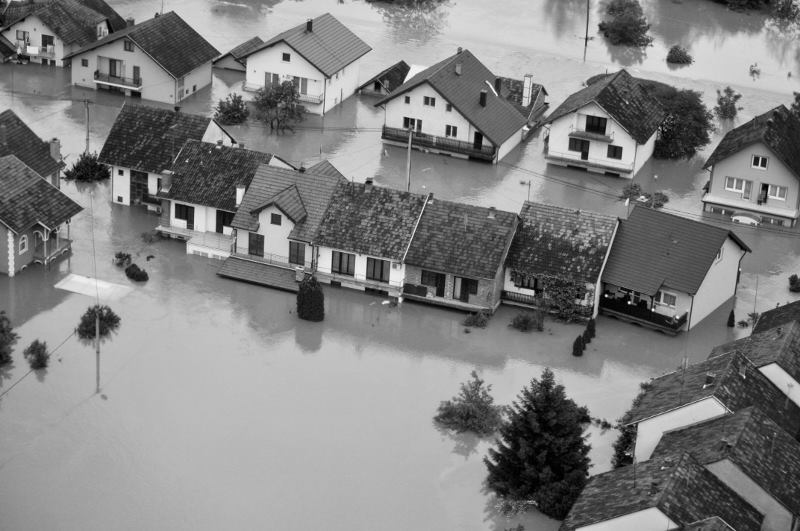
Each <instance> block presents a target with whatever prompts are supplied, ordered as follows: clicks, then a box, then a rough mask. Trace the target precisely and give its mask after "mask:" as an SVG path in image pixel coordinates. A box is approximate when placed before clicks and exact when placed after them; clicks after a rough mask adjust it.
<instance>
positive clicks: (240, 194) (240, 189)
mask: <svg viewBox="0 0 800 531" xmlns="http://www.w3.org/2000/svg"><path fill="white" fill-rule="evenodd" d="M244 191H245V187H244V185H243V184H237V185H236V206H237V207H238V206H239V205H241V204H242V199H244Z"/></svg>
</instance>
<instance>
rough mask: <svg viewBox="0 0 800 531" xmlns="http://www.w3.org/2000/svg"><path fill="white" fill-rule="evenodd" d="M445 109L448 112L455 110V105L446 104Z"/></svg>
mask: <svg viewBox="0 0 800 531" xmlns="http://www.w3.org/2000/svg"><path fill="white" fill-rule="evenodd" d="M444 110H446V111H447V112H450V111H452V110H453V106H452V105H450V104H449V103H448V104H447V105H445V106H444Z"/></svg>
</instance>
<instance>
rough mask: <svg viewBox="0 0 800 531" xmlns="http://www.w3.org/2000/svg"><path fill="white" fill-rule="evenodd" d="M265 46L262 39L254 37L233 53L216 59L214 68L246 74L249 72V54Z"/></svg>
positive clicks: (230, 52)
mask: <svg viewBox="0 0 800 531" xmlns="http://www.w3.org/2000/svg"><path fill="white" fill-rule="evenodd" d="M262 44H264V41H263V40H261V37H253V38H252V39H248V40H246V41H244V42H243V43H242V44H240V45H238V46H235V47H234V48H233V49H232V50H231V51H229V52H227V53H224V54H222V55H220V56H219V57H217V58H216V59H214V61H212V64H213V65H214V68H224V69H226V70H236V71H237V72H245V71H246V70H247V58H246V57H247V54H248V53H250V52H252V51H253V50H255V49H256V48H258V47H259V46H261V45H262Z"/></svg>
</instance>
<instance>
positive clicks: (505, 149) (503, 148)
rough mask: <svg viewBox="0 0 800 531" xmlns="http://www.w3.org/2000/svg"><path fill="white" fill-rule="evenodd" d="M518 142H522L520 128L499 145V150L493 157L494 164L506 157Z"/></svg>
mask: <svg viewBox="0 0 800 531" xmlns="http://www.w3.org/2000/svg"><path fill="white" fill-rule="evenodd" d="M520 142H522V128H520V129H519V131H517V132H516V133H514V134H513V135H511V136H510V137H508V139H507V140H506V141H505V142H503V143H502V144H501V145H500V149H498V150H497V155H496V156H495V159H494V162H497V161H498V160H501V159H502V158H503V157H505V156H506V155H508V153H509V152H510V151H511V150H512V149H514V148H515V147H517V146H518V145H519V143H520Z"/></svg>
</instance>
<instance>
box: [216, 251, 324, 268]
mask: <svg viewBox="0 0 800 531" xmlns="http://www.w3.org/2000/svg"><path fill="white" fill-rule="evenodd" d="M231 256H233V257H235V258H240V259H242V260H250V261H251V262H258V263H261V264H267V265H273V266H277V267H283V268H285V269H292V270H293V269H295V268H297V267H302V268H303V269H305V270H306V271H311V260H304V261H303V263H302V264H294V263H291V262H289V257H288V256H280V255H277V254H272V253H264V255H263V256H262V255H256V254H244V253H233V254H231Z"/></svg>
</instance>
